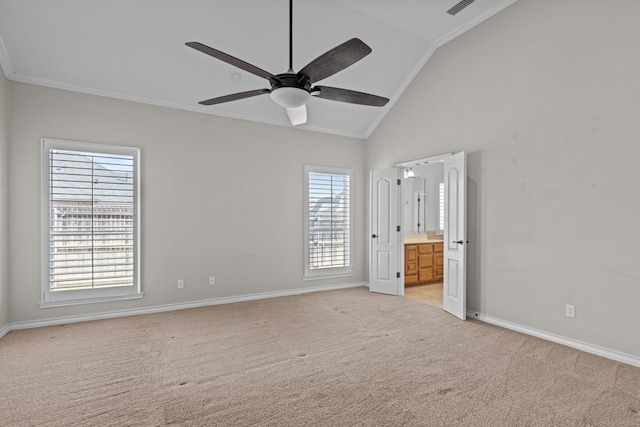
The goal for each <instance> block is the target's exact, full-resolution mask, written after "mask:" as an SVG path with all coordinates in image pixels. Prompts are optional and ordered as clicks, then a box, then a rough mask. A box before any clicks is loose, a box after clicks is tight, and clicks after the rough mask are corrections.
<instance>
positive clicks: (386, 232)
mask: <svg viewBox="0 0 640 427" xmlns="http://www.w3.org/2000/svg"><path fill="white" fill-rule="evenodd" d="M399 177H400V170H399V169H397V168H393V169H384V170H375V171H371V250H370V252H369V253H370V257H369V258H370V259H369V266H370V267H369V290H370V291H371V292H379V293H383V294H389V295H401V294H402V293H401V292H402V290H403V289H404V288H403V287H401V286H400V284H401V283H402V282H401V280H403V279H402V277H403V276H404V275H403V274H401V269H400V262H401V259H400V255H401V254H400V249H399V248H400V241H399V240H398V239H400V238H401V237H402V232H401V231H400V229H399V226H400V212H399V210H400V185H399V183H400V180H399Z"/></svg>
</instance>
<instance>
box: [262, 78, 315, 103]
mask: <svg viewBox="0 0 640 427" xmlns="http://www.w3.org/2000/svg"><path fill="white" fill-rule="evenodd" d="M269 83H271V99H273V101H274V102H275V103H276V104H278V105H280V106H282V107H285V108H296V107H300V106H302V105H304V104H306V103H307V101H308V100H309V98H310V97H311V80H310V79H309V78H308V77H306V76H303V75H297V74H293V73H284V74H278V75H277V76H275V78H269Z"/></svg>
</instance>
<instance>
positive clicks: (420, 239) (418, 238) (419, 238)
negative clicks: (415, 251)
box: [404, 234, 443, 245]
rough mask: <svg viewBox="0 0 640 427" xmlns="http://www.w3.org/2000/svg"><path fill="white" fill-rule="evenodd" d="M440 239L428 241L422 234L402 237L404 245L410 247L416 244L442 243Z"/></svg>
mask: <svg viewBox="0 0 640 427" xmlns="http://www.w3.org/2000/svg"><path fill="white" fill-rule="evenodd" d="M442 242H443V240H442V239H430V238H429V237H427V236H426V235H424V234H415V235H411V234H409V235H406V236H404V244H405V245H411V244H416V243H442Z"/></svg>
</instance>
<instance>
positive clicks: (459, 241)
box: [453, 240, 464, 245]
mask: <svg viewBox="0 0 640 427" xmlns="http://www.w3.org/2000/svg"><path fill="white" fill-rule="evenodd" d="M453 243H455V244H457V245H461V244H463V243H464V240H454V241H453Z"/></svg>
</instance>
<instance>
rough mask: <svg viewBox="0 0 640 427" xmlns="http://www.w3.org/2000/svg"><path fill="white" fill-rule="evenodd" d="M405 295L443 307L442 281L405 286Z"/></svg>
mask: <svg viewBox="0 0 640 427" xmlns="http://www.w3.org/2000/svg"><path fill="white" fill-rule="evenodd" d="M404 296H405V297H407V298H411V299H414V300H416V301H420V302H423V303H425V304H429V305H433V306H436V307H440V308H442V282H439V283H429V284H428V285H419V286H407V287H405V288H404Z"/></svg>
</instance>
